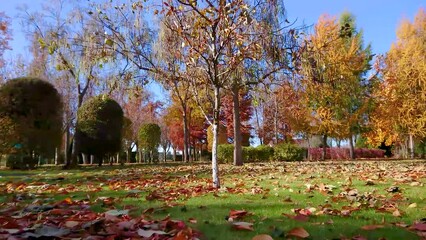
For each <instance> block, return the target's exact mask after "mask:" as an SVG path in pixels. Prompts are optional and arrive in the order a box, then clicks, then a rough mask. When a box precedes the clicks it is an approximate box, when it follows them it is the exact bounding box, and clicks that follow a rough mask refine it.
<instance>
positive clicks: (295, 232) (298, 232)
mask: <svg viewBox="0 0 426 240" xmlns="http://www.w3.org/2000/svg"><path fill="white" fill-rule="evenodd" d="M287 236H289V237H298V238H307V237H309V233H308V232H307V231H306V230H305V229H304V228H302V227H296V228H293V229H291V230H290V231H289V232H288V233H287Z"/></svg>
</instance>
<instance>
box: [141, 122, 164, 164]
mask: <svg viewBox="0 0 426 240" xmlns="http://www.w3.org/2000/svg"><path fill="white" fill-rule="evenodd" d="M160 143H161V129H160V126H158V124H155V123H146V124H142V126H141V128H140V129H139V146H140V147H141V148H142V149H143V150H144V151H145V153H148V154H149V161H150V162H151V161H153V160H154V159H153V157H154V156H153V154H154V151H157V148H158V146H159V145H160Z"/></svg>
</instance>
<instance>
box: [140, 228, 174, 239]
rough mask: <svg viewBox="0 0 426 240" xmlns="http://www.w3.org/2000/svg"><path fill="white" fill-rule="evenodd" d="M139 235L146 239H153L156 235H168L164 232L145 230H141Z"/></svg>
mask: <svg viewBox="0 0 426 240" xmlns="http://www.w3.org/2000/svg"><path fill="white" fill-rule="evenodd" d="M138 234H139V236H141V237H144V238H149V237H151V236H152V235H154V234H157V235H165V234H167V233H166V232H164V231H158V230H144V229H139V230H138Z"/></svg>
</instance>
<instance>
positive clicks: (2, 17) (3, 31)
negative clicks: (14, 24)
mask: <svg viewBox="0 0 426 240" xmlns="http://www.w3.org/2000/svg"><path fill="white" fill-rule="evenodd" d="M10 40H12V31H11V29H10V18H9V17H8V16H7V15H6V14H5V13H4V12H0V69H2V68H3V67H4V65H5V62H4V58H3V55H4V52H5V51H6V50H8V49H10V46H9V41H10ZM0 78H1V79H0V80H1V81H3V80H4V76H0Z"/></svg>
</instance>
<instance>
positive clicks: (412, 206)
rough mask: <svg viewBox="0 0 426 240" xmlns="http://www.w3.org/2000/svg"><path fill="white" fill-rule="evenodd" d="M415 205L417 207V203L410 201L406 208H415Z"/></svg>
mask: <svg viewBox="0 0 426 240" xmlns="http://www.w3.org/2000/svg"><path fill="white" fill-rule="evenodd" d="M416 207H417V203H412V204H410V205H408V208H416Z"/></svg>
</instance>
